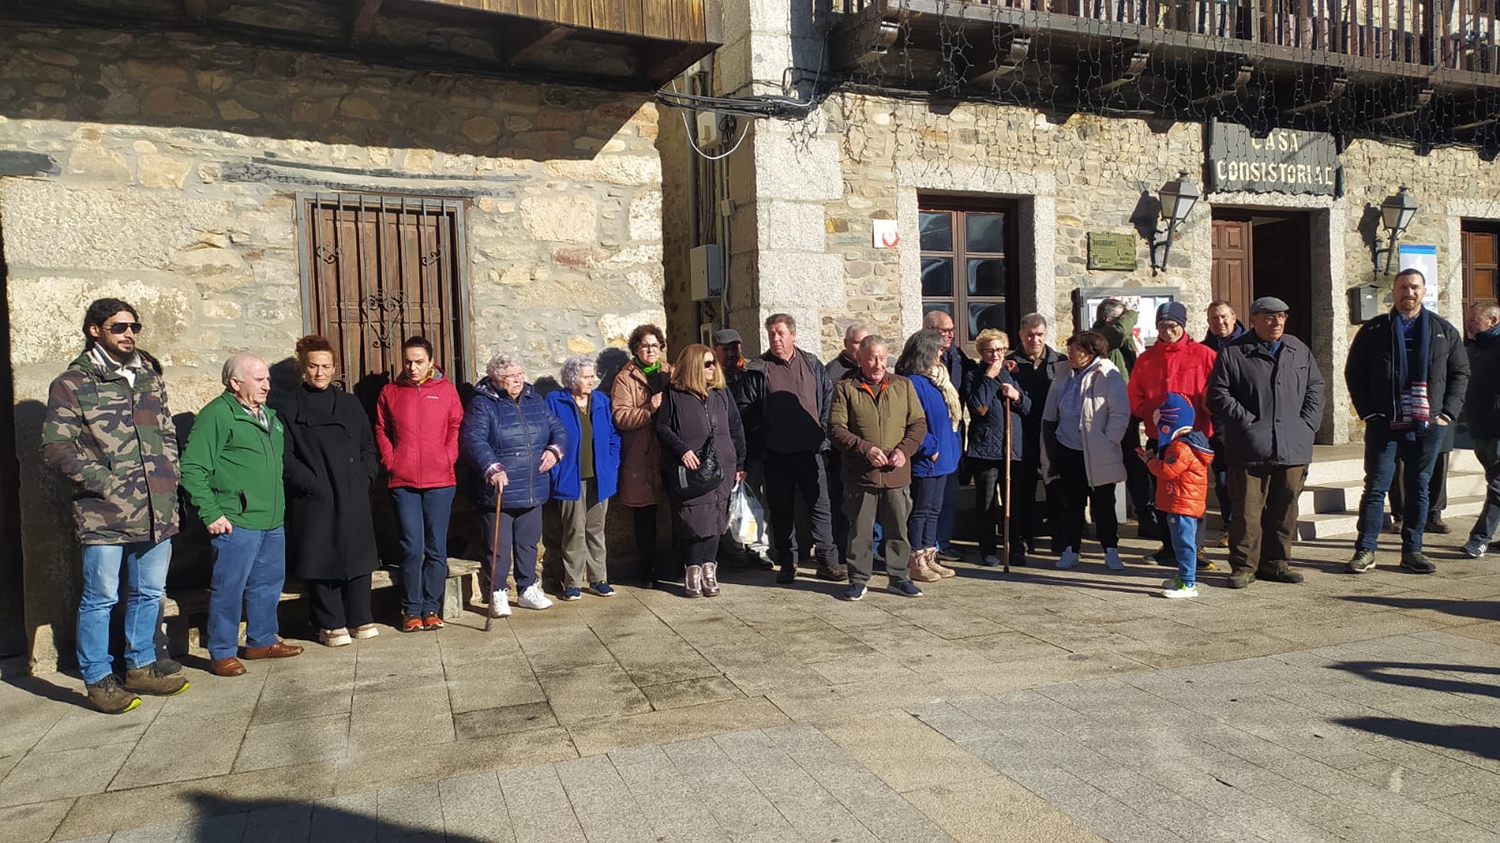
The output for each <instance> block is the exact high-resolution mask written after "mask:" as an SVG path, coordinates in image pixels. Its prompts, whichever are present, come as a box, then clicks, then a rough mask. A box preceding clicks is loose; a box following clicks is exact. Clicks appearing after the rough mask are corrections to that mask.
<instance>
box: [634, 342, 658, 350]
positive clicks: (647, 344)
mask: <svg viewBox="0 0 1500 843" xmlns="http://www.w3.org/2000/svg"><path fill="white" fill-rule="evenodd" d="M636 348H638V349H640V350H641V351H649V350H650V349H653V348H655V349H660V348H661V346H660V345H658V344H656V343H654V342H643V343H641V344H640V345H638V346H636Z"/></svg>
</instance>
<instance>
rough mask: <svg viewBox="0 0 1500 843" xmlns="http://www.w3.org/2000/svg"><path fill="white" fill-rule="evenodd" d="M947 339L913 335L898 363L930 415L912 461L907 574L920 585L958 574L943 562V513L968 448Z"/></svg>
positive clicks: (922, 333) (928, 332)
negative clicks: (946, 358)
mask: <svg viewBox="0 0 1500 843" xmlns="http://www.w3.org/2000/svg"><path fill="white" fill-rule="evenodd" d="M942 353H943V337H942V335H941V334H939V333H938V332H937V331H933V330H925V331H918V332H917V333H915V334H912V335H911V337H910V338H909V339H908V340H907V341H906V347H904V348H902V349H901V358H900V359H899V360H897V361H896V374H898V375H905V376H906V377H907V378H910V379H911V385H912V386H913V387H914V388H915V389H916V391H917V398H918V400H920V401H921V402H922V410H923V412H924V413H925V414H926V416H927V435H926V436H925V437H923V439H922V447H921V448H919V449H917V452H916V453H915V454H912V457H911V517H909V518H908V519H907V522H906V530H907V534H908V535H909V536H910V537H911V559H910V560H909V561H908V562H907V565H906V567H907V572H908V573H909V574H911V578H912V579H913V580H916V581H917V582H933V581H935V580H938V579H941V578H943V577H951V576H955V575H957V573H958V572H957V571H955V570H953V569H952V568H949V567H947V566H946V565H940V564H938V561H937V544H938V542H937V525H938V517H939V515H940V513H941V512H942V511H943V489H944V487H945V486H947V484H948V475H950V474H952V473H953V472H955V471H957V470H958V458H959V456H960V455H961V453H962V451H963V447H962V445H961V443H960V441H959V438H958V424H959V421H960V420H961V419H963V413H964V408H963V404H962V403H961V402H960V401H959V398H958V384H955V383H953V382H952V380H950V379H949V377H948V369H947V367H946V366H944V365H942V363H941V362H939V359H938V358H939V357H941V356H942Z"/></svg>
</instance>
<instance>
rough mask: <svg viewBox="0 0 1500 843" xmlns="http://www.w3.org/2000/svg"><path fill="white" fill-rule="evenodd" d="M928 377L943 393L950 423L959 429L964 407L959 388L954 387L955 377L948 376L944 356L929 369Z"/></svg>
mask: <svg viewBox="0 0 1500 843" xmlns="http://www.w3.org/2000/svg"><path fill="white" fill-rule="evenodd" d="M927 379H928V380H930V381H932V385H933V386H935V387H937V388H938V390H939V391H941V392H942V393H943V403H944V404H947V405H948V423H949V424H951V425H953V429H954V430H958V425H959V423H960V422H962V421H963V417H964V407H963V404H962V403H960V402H959V400H958V390H956V389H954V388H953V379H952V378H950V377H948V367H947V366H944V365H943V361H942V358H939V359H938V362H937V363H934V364H933V366H932V368H931V369H929V370H928V371H927Z"/></svg>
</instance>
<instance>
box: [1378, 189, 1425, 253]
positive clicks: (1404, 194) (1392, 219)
mask: <svg viewBox="0 0 1500 843" xmlns="http://www.w3.org/2000/svg"><path fill="white" fill-rule="evenodd" d="M1416 213H1417V200H1416V199H1415V198H1414V197H1413V196H1412V195H1411V190H1410V189H1409V188H1407V186H1406V185H1404V184H1403V185H1401V189H1400V190H1398V191H1396V195H1395V196H1387V197H1386V200H1385V201H1384V202H1381V203H1380V224H1381V225H1382V226H1383V227H1384V228H1385V230H1386V231H1387V232H1389V238H1388V240H1387V241H1386V242H1387V245H1386V247H1385V248H1384V249H1378V248H1377V249H1376V250H1375V270H1376V271H1377V272H1380V271H1381V269H1380V255H1381V253H1382V252H1383V253H1385V270H1384V273H1385V274H1386V275H1390V274H1391V258H1393V257H1395V256H1396V241H1397V240H1400V239H1401V235H1402V233H1403V232H1405V231H1406V227H1407V226H1408V225H1410V224H1411V218H1412V217H1413V216H1415V215H1416Z"/></svg>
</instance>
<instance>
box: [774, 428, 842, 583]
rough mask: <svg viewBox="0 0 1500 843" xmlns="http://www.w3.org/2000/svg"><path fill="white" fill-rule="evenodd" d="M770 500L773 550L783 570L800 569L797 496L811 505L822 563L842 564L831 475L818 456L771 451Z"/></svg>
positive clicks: (819, 557)
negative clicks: (835, 534) (832, 509)
mask: <svg viewBox="0 0 1500 843" xmlns="http://www.w3.org/2000/svg"><path fill="white" fill-rule="evenodd" d="M765 465H766V498H767V501H766V503H767V505H769V506H770V508H771V551H772V553H774V554H775V555H776V564H777V565H778V566H780V567H782V568H787V567H796V565H797V556H796V553H795V551H794V548H795V547H796V535H797V519H796V517H795V515H794V513H795V512H796V502H797V493H798V492H801V493H802V498H803V500H804V501H806V502H807V507H808V510H809V512H808V515H809V517H808V520H809V522H810V526H811V527H812V540H813V544H815V545H817V554H818V564H819V565H821V566H823V567H829V568H831V567H833V566H835V565H837V564H838V561H839V555H838V545H837V544H835V543H834V540H833V517H832V513H831V512H830V511H829V505H828V474H827V471H826V469H825V468H824V465H823V458H822V456H821V455H819V454H816V453H810V452H809V453H800V454H781V453H777V452H775V451H767V452H766V454H765Z"/></svg>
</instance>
